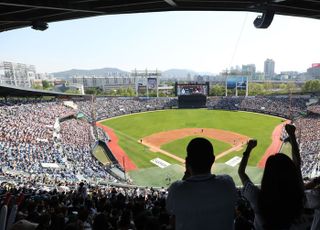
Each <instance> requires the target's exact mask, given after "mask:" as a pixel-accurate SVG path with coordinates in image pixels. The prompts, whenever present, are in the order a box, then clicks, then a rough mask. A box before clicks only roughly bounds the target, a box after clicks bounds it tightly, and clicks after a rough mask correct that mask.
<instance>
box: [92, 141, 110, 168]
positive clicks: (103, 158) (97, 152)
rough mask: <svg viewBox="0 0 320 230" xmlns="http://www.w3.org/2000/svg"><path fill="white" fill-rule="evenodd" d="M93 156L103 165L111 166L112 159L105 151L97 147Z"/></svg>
mask: <svg viewBox="0 0 320 230" xmlns="http://www.w3.org/2000/svg"><path fill="white" fill-rule="evenodd" d="M93 155H94V156H95V158H97V160H98V161H100V162H101V163H102V164H103V165H106V164H109V163H110V159H109V158H108V157H107V155H106V153H105V152H104V149H103V148H102V147H101V146H99V145H97V146H96V147H95V148H94V150H93Z"/></svg>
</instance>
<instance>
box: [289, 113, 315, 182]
mask: <svg viewBox="0 0 320 230" xmlns="http://www.w3.org/2000/svg"><path fill="white" fill-rule="evenodd" d="M294 123H295V125H296V126H297V128H298V130H299V132H298V138H299V147H300V151H301V158H302V174H303V176H306V177H312V176H315V175H319V174H320V168H319V167H320V165H319V160H320V129H319V127H320V117H319V115H316V114H310V115H308V116H305V117H301V118H298V119H297V120H295V121H294Z"/></svg>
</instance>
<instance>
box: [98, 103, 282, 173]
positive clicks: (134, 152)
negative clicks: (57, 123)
mask: <svg viewBox="0 0 320 230" xmlns="http://www.w3.org/2000/svg"><path fill="white" fill-rule="evenodd" d="M281 121H282V119H281V118H277V117H272V116H266V115H262V114H256V113H247V112H239V111H221V110H207V109H174V110H164V111H156V112H148V113H138V114H132V115H129V116H123V117H117V118H113V119H109V120H106V121H104V122H102V124H104V125H107V126H109V127H111V128H113V129H114V130H115V131H116V133H117V135H118V137H119V140H120V142H119V144H120V146H121V147H122V148H123V149H124V151H125V152H126V153H127V154H128V155H129V157H130V158H131V159H132V161H133V162H134V163H135V164H136V165H137V166H138V167H139V168H145V167H151V165H152V167H153V164H152V163H150V159H152V158H154V157H151V156H149V155H152V156H157V155H159V154H155V153H152V152H150V151H149V150H146V149H145V147H144V146H142V145H139V143H138V142H137V141H133V140H139V139H141V138H142V137H145V136H148V135H151V134H153V133H157V132H162V131H167V130H173V129H181V128H215V129H222V130H228V131H233V132H236V133H240V134H243V135H246V136H249V137H251V138H255V139H257V140H258V146H257V147H256V148H255V149H254V150H253V153H252V154H251V157H250V159H249V165H252V166H256V165H257V163H258V162H259V160H260V159H261V157H262V156H263V154H264V152H265V150H266V149H267V148H268V146H269V145H270V144H271V141H272V139H271V134H272V131H273V129H274V128H275V126H277V125H278V124H280V123H281ZM118 130H119V131H120V132H121V133H125V134H126V135H122V134H121V133H120V132H117V131H118ZM126 136H130V137H131V138H132V139H133V140H132V139H131V138H126ZM231 154H233V153H231ZM234 154H236V153H234ZM163 156H164V155H162V154H160V158H162V159H163ZM229 157H230V156H228V155H227V156H225V157H223V158H222V159H221V162H225V161H226V159H228V158H229ZM164 160H165V159H164ZM169 162H170V161H169ZM219 162H220V161H219ZM170 163H171V162H170Z"/></svg>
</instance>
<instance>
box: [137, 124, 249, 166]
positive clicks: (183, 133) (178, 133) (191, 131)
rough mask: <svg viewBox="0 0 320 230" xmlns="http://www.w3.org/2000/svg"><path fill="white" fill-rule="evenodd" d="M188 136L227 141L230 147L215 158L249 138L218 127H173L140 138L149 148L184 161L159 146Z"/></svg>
mask: <svg viewBox="0 0 320 230" xmlns="http://www.w3.org/2000/svg"><path fill="white" fill-rule="evenodd" d="M189 136H202V137H208V138H212V139H215V140H218V141H222V142H226V143H229V144H230V145H231V146H232V148H230V149H228V150H227V151H225V152H222V153H220V154H219V155H217V156H216V159H219V158H221V157H223V156H225V155H227V154H228V153H231V152H233V151H237V150H239V149H241V147H242V145H244V144H246V143H247V141H248V140H249V139H250V138H249V137H247V136H244V135H241V134H238V133H234V132H231V131H225V130H220V129H208V128H184V129H175V130H170V131H165V132H160V133H155V134H152V135H150V136H147V137H144V138H142V139H141V140H142V144H143V145H146V146H148V147H149V148H150V150H152V151H157V152H160V153H163V154H165V155H167V156H169V157H172V158H174V159H176V160H178V161H180V162H184V159H182V158H180V157H177V156H175V155H173V154H171V153H169V152H167V151H164V150H162V149H161V146H162V145H164V144H166V143H169V142H172V141H174V140H176V139H182V138H184V137H189ZM141 140H140V142H141Z"/></svg>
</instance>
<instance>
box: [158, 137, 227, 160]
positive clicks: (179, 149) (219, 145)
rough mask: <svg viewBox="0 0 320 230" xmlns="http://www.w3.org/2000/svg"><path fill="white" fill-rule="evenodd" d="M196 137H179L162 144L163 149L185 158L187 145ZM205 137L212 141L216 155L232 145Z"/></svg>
mask: <svg viewBox="0 0 320 230" xmlns="http://www.w3.org/2000/svg"><path fill="white" fill-rule="evenodd" d="M195 137H196V136H189V137H185V138H181V139H178V140H175V141H171V142H169V143H167V144H164V145H162V146H161V149H163V150H166V151H168V152H170V153H172V154H174V155H176V156H178V157H181V158H182V159H184V158H185V157H186V149H187V145H188V144H189V142H190V141H191V140H192V139H193V138H195ZM205 138H206V139H208V140H209V141H210V142H211V143H212V145H213V148H214V153H215V155H216V156H217V155H219V154H220V153H222V152H224V151H226V150H228V149H230V148H231V147H232V146H231V145H230V144H228V143H225V142H222V141H218V140H214V139H211V138H207V137H205Z"/></svg>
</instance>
